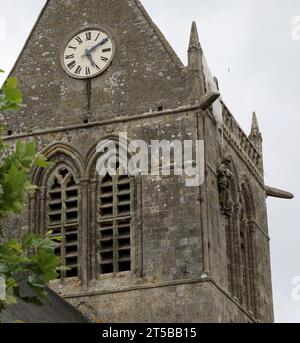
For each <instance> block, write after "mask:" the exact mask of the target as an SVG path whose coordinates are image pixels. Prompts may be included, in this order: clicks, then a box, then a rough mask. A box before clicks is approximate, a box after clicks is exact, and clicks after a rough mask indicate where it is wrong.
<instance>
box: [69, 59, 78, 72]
mask: <svg viewBox="0 0 300 343" xmlns="http://www.w3.org/2000/svg"><path fill="white" fill-rule="evenodd" d="M75 65H76V62H75V61H72V62H70V63H69V64H68V68H69V69H70V70H72V69H73V68H74V67H75Z"/></svg>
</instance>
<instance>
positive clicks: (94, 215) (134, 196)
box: [85, 134, 142, 280]
mask: <svg viewBox="0 0 300 343" xmlns="http://www.w3.org/2000/svg"><path fill="white" fill-rule="evenodd" d="M108 141H111V142H113V143H114V144H115V148H116V155H117V156H116V157H117V159H119V158H120V156H121V158H124V157H126V158H127V159H128V160H129V159H130V158H131V157H132V155H131V154H130V153H128V151H127V147H128V146H127V147H125V146H124V142H123V145H122V144H121V145H120V142H119V135H118V134H111V135H107V136H104V137H103V138H102V139H101V140H100V141H99V142H96V143H94V144H93V145H92V146H91V147H90V149H89V150H88V153H87V158H86V171H85V178H86V179H88V180H89V199H88V202H89V209H90V214H89V215H90V218H89V220H90V226H89V230H90V236H91V240H90V242H91V243H90V250H91V251H92V256H93V258H92V263H91V271H92V275H91V278H92V279H93V280H97V278H98V277H99V276H101V274H106V273H107V274H109V273H118V272H122V271H124V272H125V271H136V272H138V271H137V268H138V266H137V265H138V263H137V261H138V259H139V257H137V256H136V255H137V254H138V249H137V247H138V245H139V243H138V241H139V239H141V238H140V236H141V234H140V232H139V230H138V229H139V228H138V227H137V224H138V223H139V222H140V220H139V216H140V215H141V212H140V211H137V204H140V203H141V193H142V191H141V177H140V176H138V177H133V176H128V177H127V176H126V175H125V176H123V179H122V180H121V182H122V183H123V193H126V192H127V199H125V197H126V196H124V194H123V195H122V196H123V198H122V201H125V202H126V201H129V202H130V214H128V211H127V214H128V215H127V216H123V217H122V215H119V213H118V211H119V210H118V206H119V204H118V198H119V195H120V194H119V193H118V194H116V192H118V187H119V186H118V182H119V181H120V180H119V176H118V175H116V176H115V177H110V176H108V177H107V175H106V176H100V175H98V173H97V168H96V166H97V162H98V160H99V158H100V157H101V153H99V150H101V147H105V146H106V145H107V144H106V143H107V142H108ZM130 142H131V140H130V139H129V138H128V139H127V144H129V143H130ZM99 144H100V145H99ZM97 147H98V148H99V147H100V149H97ZM106 155H107V152H106ZM126 178H127V179H128V181H129V183H128V185H127V186H126V187H127V189H125V188H126V187H125V186H124V183H125V184H126V183H127V181H126ZM103 182H106V183H111V185H112V186H111V187H112V189H111V190H109V189H108V188H109V187H110V186H108V187H106V189H105V191H104V190H103V187H102V186H103ZM124 187H125V188H124ZM104 192H106V193H107V194H104ZM110 192H111V194H112V195H111V199H110V197H109V194H108V193H110ZM103 198H105V199H106V203H105V206H106V208H108V207H109V206H110V205H111V208H112V212H111V213H110V214H109V213H108V212H109V211H107V212H106V216H104V217H103V218H102V216H103V213H102V210H101V205H102V200H101V199H103ZM110 201H111V204H110ZM107 206H108V207H107ZM125 217H126V218H125ZM102 219H103V220H102ZM119 224H121V225H119ZM109 225H110V226H111V227H112V230H111V232H110V231H109V229H107V227H108V226H109ZM120 226H122V229H123V232H122V236H123V237H125V236H128V237H129V238H130V239H128V241H130V267H128V266H126V265H125V264H124V265H122V266H121V265H120V264H119V265H118V263H119V262H118V261H116V259H115V256H117V255H119V254H116V253H115V251H114V249H115V247H116V246H117V245H118V244H119V243H118V244H116V241H115V240H116V239H117V238H116V237H117V236H118V231H119V230H121V228H120ZM126 230H127V231H126ZM102 232H105V234H106V235H107V236H106V240H107V239H108V238H107V237H108V235H109V234H111V242H113V244H112V246H108V245H107V246H105V247H103V251H105V253H107V251H108V250H109V249H111V250H112V251H113V252H112V259H113V265H109V264H107V265H104V264H105V263H103V260H101V258H102V257H101V251H102V250H101V249H102V248H101V241H102V238H103V237H102V236H101V235H102ZM101 237H102V238H101ZM127 243H128V242H127ZM122 244H125V245H126V242H125V239H124V240H123V241H122ZM123 258H124V259H126V258H127V257H126V256H123ZM101 263H103V264H101ZM128 263H129V262H128ZM116 266H117V267H116Z"/></svg>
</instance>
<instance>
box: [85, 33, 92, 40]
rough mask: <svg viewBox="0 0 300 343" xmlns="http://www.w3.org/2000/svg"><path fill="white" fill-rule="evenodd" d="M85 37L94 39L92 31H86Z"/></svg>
mask: <svg viewBox="0 0 300 343" xmlns="http://www.w3.org/2000/svg"><path fill="white" fill-rule="evenodd" d="M85 38H86V40H91V39H92V32H86V33H85Z"/></svg>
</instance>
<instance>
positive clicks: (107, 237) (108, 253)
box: [98, 175, 131, 274]
mask: <svg viewBox="0 0 300 343" xmlns="http://www.w3.org/2000/svg"><path fill="white" fill-rule="evenodd" d="M130 194H131V192H130V180H129V178H128V176H122V175H117V176H113V177H111V176H109V175H107V176H106V177H104V178H103V179H102V182H101V184H100V195H99V207H98V219H99V220H98V252H99V253H98V255H99V256H98V257H99V263H100V266H99V273H100V274H108V273H118V272H123V271H127V270H130V269H131V241H130V223H131V199H130Z"/></svg>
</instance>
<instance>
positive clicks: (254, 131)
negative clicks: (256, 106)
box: [249, 112, 263, 155]
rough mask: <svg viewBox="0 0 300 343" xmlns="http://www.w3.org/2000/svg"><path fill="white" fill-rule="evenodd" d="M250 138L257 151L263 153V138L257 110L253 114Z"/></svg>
mask: <svg viewBox="0 0 300 343" xmlns="http://www.w3.org/2000/svg"><path fill="white" fill-rule="evenodd" d="M249 139H250V141H251V142H252V143H253V144H254V146H255V148H256V149H257V151H258V152H259V153H260V154H261V155H262V143H263V138H262V134H261V132H260V129H259V126H258V121H257V115H256V113H255V112H253V114H252V125H251V132H250V135H249Z"/></svg>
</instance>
